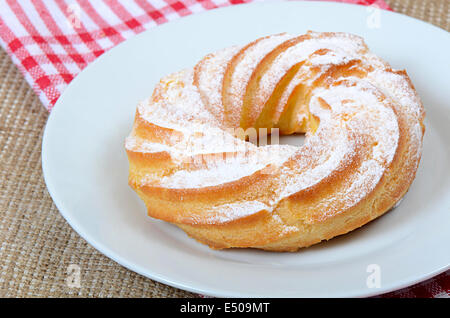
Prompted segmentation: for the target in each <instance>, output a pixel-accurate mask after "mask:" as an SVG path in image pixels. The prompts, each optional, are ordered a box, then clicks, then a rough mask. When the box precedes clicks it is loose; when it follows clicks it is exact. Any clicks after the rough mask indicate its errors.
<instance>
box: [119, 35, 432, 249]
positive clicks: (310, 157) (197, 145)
mask: <svg viewBox="0 0 450 318" xmlns="http://www.w3.org/2000/svg"><path fill="white" fill-rule="evenodd" d="M424 116H425V114H424V109H423V106H422V103H421V101H420V99H419V97H418V95H417V93H416V91H415V89H414V86H413V84H412V83H411V81H410V79H409V77H408V75H407V74H406V72H405V71H399V70H394V69H392V68H391V67H390V66H389V64H388V63H386V62H384V61H383V60H382V59H380V58H378V57H377V56H376V55H374V54H373V53H371V52H370V51H369V49H368V47H367V46H366V44H365V43H364V41H363V39H362V38H360V37H358V36H355V35H351V34H346V33H319V32H308V33H307V34H304V35H300V36H294V35H290V34H276V35H271V36H267V37H263V38H260V39H257V40H255V41H254V42H251V43H249V44H247V45H244V46H233V47H230V48H226V49H223V50H220V51H218V52H216V53H212V54H209V55H207V56H205V57H204V58H203V59H202V60H201V61H200V62H198V64H197V65H195V67H193V68H191V69H186V70H182V71H180V72H177V73H174V74H171V75H168V76H166V77H164V78H163V79H161V81H160V82H159V83H158V84H157V85H156V87H155V89H154V92H153V95H152V96H151V97H150V98H149V99H147V100H145V101H143V102H141V103H139V105H138V107H137V111H136V116H135V122H134V126H133V129H132V132H131V134H130V135H129V136H128V138H127V139H126V145H125V146H126V151H127V154H128V158H129V163H130V174H129V184H130V186H131V187H132V188H133V189H134V190H135V191H136V192H137V194H138V195H139V196H140V197H141V198H142V200H144V202H145V204H146V206H147V208H148V215H149V216H151V217H154V218H157V219H161V220H164V221H167V222H171V223H173V224H175V225H176V226H178V227H180V228H181V229H183V230H184V231H185V232H186V233H187V234H188V235H189V236H191V237H193V238H195V239H196V240H198V241H199V242H201V243H204V244H207V245H209V246H210V247H212V248H214V249H222V248H233V247H252V248H259V249H264V250H272V251H296V250H298V249H299V248H301V247H306V246H310V245H312V244H315V243H318V242H320V241H323V240H328V239H331V238H333V237H335V236H337V235H340V234H344V233H347V232H349V231H352V230H354V229H356V228H358V227H360V226H362V225H364V224H366V223H367V222H369V221H371V220H373V219H375V218H377V217H378V216H380V215H382V214H383V213H385V212H386V211H388V210H390V209H391V208H392V207H393V206H394V205H395V204H396V203H397V202H399V200H400V199H401V198H402V197H403V196H404V194H405V193H406V192H407V190H408V188H409V186H410V185H411V183H412V181H413V179H414V177H415V173H416V170H417V167H418V165H419V161H420V157H421V149H422V138H423V134H424V131H425V127H424V124H423V120H424ZM260 131H267V132H268V133H269V134H270V133H272V134H274V132H276V131H278V132H279V133H280V134H284V135H288V134H294V133H305V134H306V139H305V143H304V144H303V145H302V146H300V147H297V146H292V145H278V144H265V143H262V142H260V143H259V144H257V143H252V142H250V141H249V140H248V139H249V138H250V137H252V136H254V133H255V132H257V133H258V132H260ZM261 136H262V135H260V136H259V138H262V137H261ZM261 140H263V139H260V140H259V141H261Z"/></svg>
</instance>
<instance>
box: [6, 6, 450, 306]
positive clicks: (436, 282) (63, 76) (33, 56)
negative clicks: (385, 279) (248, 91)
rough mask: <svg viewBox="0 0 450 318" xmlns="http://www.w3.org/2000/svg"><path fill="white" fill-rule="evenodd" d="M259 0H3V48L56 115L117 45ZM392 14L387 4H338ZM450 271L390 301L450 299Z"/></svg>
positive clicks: (390, 295) (394, 294) (398, 292)
mask: <svg viewBox="0 0 450 318" xmlns="http://www.w3.org/2000/svg"><path fill="white" fill-rule="evenodd" d="M252 1H259V0H95V1H89V0H22V1H15V0H2V1H0V45H1V46H2V47H3V48H4V49H5V50H6V51H7V52H8V54H9V55H10V57H11V58H12V60H13V62H14V63H15V64H16V65H17V67H18V68H19V69H20V71H21V72H22V73H23V75H24V76H25V78H26V80H27V81H28V83H29V84H30V85H31V87H32V88H33V90H34V91H35V92H36V94H37V95H38V96H39V98H40V99H41V101H42V103H43V104H44V106H45V107H46V108H47V109H48V110H51V108H52V107H53V105H54V104H55V103H56V101H57V100H58V98H59V96H61V94H62V92H63V91H64V89H65V88H66V87H67V85H68V84H69V83H70V82H71V81H72V79H73V78H74V77H75V76H76V75H77V74H78V73H80V71H81V70H82V69H83V68H84V67H86V65H88V64H89V63H91V62H92V61H93V60H95V59H96V58H97V57H98V56H100V55H101V54H103V52H105V51H107V50H109V49H110V48H112V47H113V46H115V45H116V44H118V43H120V42H122V41H124V40H126V39H128V38H130V37H132V36H134V35H135V34H138V33H140V32H142V31H145V30H148V29H150V28H152V27H155V26H157V25H159V24H162V23H165V22H169V21H172V20H175V19H178V18H179V17H183V16H186V15H189V14H191V13H195V12H201V11H205V10H210V9H214V8H218V7H224V6H228V5H235V4H240V3H247V2H252ZM334 1H338V2H347V3H355V4H361V5H373V6H377V7H379V8H382V9H389V7H388V5H387V4H386V3H385V2H384V1H383V0H334ZM449 295H450V271H447V272H446V273H443V274H441V275H438V276H436V277H434V278H432V279H430V280H428V281H426V282H423V283H420V284H417V285H415V286H413V287H409V288H405V289H402V290H399V291H396V292H393V293H390V294H387V295H385V296H387V297H449Z"/></svg>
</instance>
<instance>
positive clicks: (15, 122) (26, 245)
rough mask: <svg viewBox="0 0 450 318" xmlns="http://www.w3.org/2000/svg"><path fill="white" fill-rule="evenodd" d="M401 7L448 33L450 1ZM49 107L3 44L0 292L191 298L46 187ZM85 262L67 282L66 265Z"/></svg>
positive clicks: (409, 0)
mask: <svg viewBox="0 0 450 318" xmlns="http://www.w3.org/2000/svg"><path fill="white" fill-rule="evenodd" d="M386 2H387V3H388V4H389V5H390V6H391V8H392V9H394V10H395V11H397V12H400V13H404V14H407V15H410V16H413V17H415V18H418V19H422V20H425V21H427V22H430V23H433V24H435V25H437V26H440V27H441V28H443V29H445V30H447V31H450V8H449V7H450V1H449V0H386ZM47 117H48V113H47V111H46V110H45V108H44V107H43V106H42V104H41V103H40V101H39V100H38V98H37V97H36V95H35V94H34V93H33V91H32V90H31V88H30V87H29V86H28V84H27V83H26V81H25V79H24V78H23V76H22V75H21V74H20V73H19V71H18V70H17V68H16V67H15V66H14V65H13V63H12V62H11V60H10V58H9V57H8V56H7V54H6V53H5V52H4V51H3V50H1V49H0V243H1V249H0V296H3V297H5V296H6V297H71V296H84V297H193V296H196V295H194V294H191V293H188V292H185V291H182V290H178V289H175V288H172V287H169V286H166V285H163V284H160V283H157V282H154V281H152V280H150V279H147V278H145V277H142V276H140V275H138V274H136V273H133V272H131V271H129V270H127V269H125V268H123V267H122V266H120V265H118V264H116V263H115V262H113V261H112V260H110V259H109V258H107V257H106V256H103V255H102V254H100V253H99V252H97V251H96V250H95V249H94V248H92V247H91V246H90V245H89V244H87V243H86V242H85V241H84V240H83V239H82V238H81V237H80V236H78V234H77V233H75V232H74V231H73V230H72V228H71V227H70V226H69V225H68V224H67V223H66V222H65V220H64V219H63V218H62V216H61V215H60V214H59V212H58V210H57V209H56V207H55V205H54V204H53V202H52V199H51V197H50V195H49V194H48V192H47V189H46V187H45V183H44V180H43V178H42V169H41V141H42V133H43V130H44V125H45V122H46V120H47ZM69 264H78V265H79V266H80V268H81V288H68V287H67V284H66V282H65V279H66V276H67V274H66V271H67V266H68V265H69Z"/></svg>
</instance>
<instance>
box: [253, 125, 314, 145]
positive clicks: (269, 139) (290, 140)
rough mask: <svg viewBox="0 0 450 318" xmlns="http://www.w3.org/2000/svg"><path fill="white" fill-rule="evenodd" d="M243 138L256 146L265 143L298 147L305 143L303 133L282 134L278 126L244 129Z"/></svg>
mask: <svg viewBox="0 0 450 318" xmlns="http://www.w3.org/2000/svg"><path fill="white" fill-rule="evenodd" d="M245 139H246V140H247V141H248V142H251V143H252V144H254V145H257V146H258V147H262V146H267V145H291V146H296V147H300V146H302V145H303V144H304V143H305V134H303V133H296V134H291V135H282V134H280V130H279V129H278V128H272V129H266V128H259V129H255V128H249V129H247V130H246V131H245Z"/></svg>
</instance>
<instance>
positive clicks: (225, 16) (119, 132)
mask: <svg viewBox="0 0 450 318" xmlns="http://www.w3.org/2000/svg"><path fill="white" fill-rule="evenodd" d="M308 29H311V30H316V31H345V32H352V33H355V34H359V35H361V36H363V37H364V38H365V39H366V42H367V43H368V45H369V46H370V47H371V49H372V50H373V51H374V52H375V53H377V54H378V55H380V56H381V57H383V58H385V59H386V60H387V61H389V62H391V64H392V65H393V66H394V67H396V68H406V69H407V70H408V73H409V74H410V76H411V78H412V80H413V82H414V84H415V85H416V88H417V90H418V92H419V94H420V95H421V97H422V98H423V102H424V104H425V107H426V110H427V120H426V126H427V132H426V135H425V144H424V152H423V158H422V162H421V165H420V169H419V171H418V174H417V177H416V180H415V181H414V183H413V185H412V187H411V189H410V191H409V192H408V194H407V195H406V197H405V199H404V200H403V202H402V204H401V205H400V206H399V207H398V208H396V209H395V210H394V211H391V212H390V213H388V214H387V215H385V216H383V217H381V218H379V219H378V220H376V221H374V222H372V223H370V224H368V225H366V226H364V227H363V228H361V229H359V230H356V231H354V232H352V233H350V234H348V235H345V236H342V237H338V238H335V239H333V240H331V241H329V242H327V243H322V244H319V245H316V246H314V247H311V248H308V249H303V250H301V251H300V252H298V253H269V252H263V251H257V250H248V249H247V250H227V251H213V250H211V249H209V248H208V247H206V246H203V245H201V244H198V243H196V242H195V241H194V240H192V239H190V238H188V237H187V236H186V235H185V234H184V232H182V231H181V230H179V229H178V228H176V227H174V226H172V225H170V224H167V223H164V222H162V221H158V220H154V219H151V218H149V217H147V216H146V211H145V207H144V205H143V203H142V202H141V200H140V199H139V198H138V196H137V195H136V194H135V193H134V192H133V191H132V190H131V189H130V188H129V187H128V185H127V175H128V161H127V158H126V154H125V150H124V139H125V137H126V136H127V134H128V133H129V131H130V129H131V126H132V123H133V117H134V112H135V107H136V103H137V102H138V101H139V100H141V99H144V98H145V97H147V96H148V95H150V94H151V93H152V90H153V86H154V85H155V84H156V83H157V81H158V79H159V78H160V77H162V76H163V75H166V74H168V73H170V72H173V71H177V70H179V69H182V68H186V67H189V66H192V65H193V64H194V63H195V62H196V61H197V60H199V59H200V58H201V57H202V56H203V55H205V54H207V53H209V52H211V51H214V50H216V49H219V48H222V47H226V46H230V45H233V44H243V43H246V42H250V41H252V40H254V39H256V38H257V37H260V36H263V35H267V34H273V33H279V32H283V31H287V32H290V33H298V34H301V33H304V32H305V31H307V30H308ZM449 52H450V35H449V33H447V32H445V31H443V30H441V29H438V28H436V27H434V26H431V25H429V24H426V23H423V22H420V21H418V20H414V19H412V18H409V17H406V16H403V15H399V14H396V13H391V12H387V11H380V12H378V11H376V10H374V9H373V8H369V9H368V8H366V7H362V6H356V5H343V4H337V3H326V2H319V3H314V2H289V3H287V2H286V3H280V2H278V3H258V4H251V5H239V6H232V7H228V8H225V9H218V10H212V11H209V12H207V13H202V14H196V15H192V16H189V17H186V18H183V19H180V20H178V21H175V22H172V23H168V24H165V25H162V26H159V27H157V28H155V29H153V30H150V31H148V32H144V33H142V34H140V35H138V36H135V37H133V38H132V39H130V40H128V41H126V42H124V43H123V44H120V45H119V46H117V47H115V48H114V49H112V50H110V51H109V52H107V53H106V54H104V55H102V56H101V57H100V58H99V59H97V60H96V61H95V62H94V63H92V65H90V66H89V67H87V68H86V69H85V70H84V71H83V72H82V73H81V74H80V75H78V76H77V77H76V78H75V80H74V81H72V83H71V84H70V85H69V87H68V88H67V89H66V91H65V92H64V94H63V96H62V97H61V98H60V99H59V100H58V103H57V104H56V106H55V107H54V109H53V111H52V113H51V116H50V118H49V120H48V124H47V127H46V129H45V133H44V141H43V146H42V165H43V170H44V176H45V180H46V183H47V186H48V189H49V192H50V194H51V196H52V197H53V200H54V201H55V203H56V205H57V207H58V209H59V210H60V211H61V213H62V214H63V216H64V217H65V218H66V220H67V221H68V222H69V223H70V225H71V226H72V227H73V228H74V229H75V230H76V231H77V232H78V233H79V234H80V235H81V236H82V237H83V238H85V239H86V240H87V241H88V242H89V243H90V244H92V245H93V246H94V247H95V248H97V249H98V250H99V251H101V252H102V253H104V254H105V255H107V256H108V257H110V258H112V259H113V260H115V261H116V262H118V263H120V264H122V265H123V266H125V267H127V268H129V269H131V270H133V271H135V272H138V273H140V274H142V275H145V276H147V277H149V278H151V279H154V280H157V281H160V282H163V283H165V284H169V285H172V286H175V287H179V288H182V289H186V290H189V291H195V292H198V293H202V294H207V295H213V296H235V297H241V296H242V297H245V296H248V297H265V296H269V297H305V296H306V297H317V296H319V297H320V296H325V297H348V296H370V295H376V294H380V293H384V292H388V291H392V290H395V289H398V288H402V287H405V286H408V285H410V284H413V283H416V282H418V281H421V280H424V279H426V278H429V277H432V276H433V275H436V274H438V273H440V272H442V271H444V270H446V269H448V268H449V264H450V247H449V246H450V245H449V244H450V231H449V227H450V169H448V164H449V162H450V104H449V101H450V81H449V73H450V62H449V60H448V57H449V55H448V54H449ZM371 264H375V267H373V268H376V269H377V268H379V269H380V273H379V274H380V276H379V277H380V279H381V280H380V283H381V285H380V288H369V287H368V285H367V284H366V283H367V278H368V277H369V275H370V274H371V273H370V272H368V271H367V270H368V269H369V270H371V269H372V267H370V266H369V265H371ZM368 266H369V267H368Z"/></svg>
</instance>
